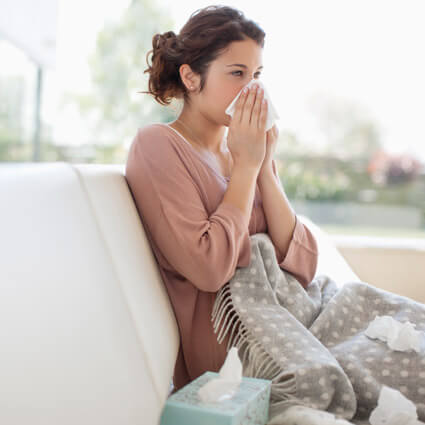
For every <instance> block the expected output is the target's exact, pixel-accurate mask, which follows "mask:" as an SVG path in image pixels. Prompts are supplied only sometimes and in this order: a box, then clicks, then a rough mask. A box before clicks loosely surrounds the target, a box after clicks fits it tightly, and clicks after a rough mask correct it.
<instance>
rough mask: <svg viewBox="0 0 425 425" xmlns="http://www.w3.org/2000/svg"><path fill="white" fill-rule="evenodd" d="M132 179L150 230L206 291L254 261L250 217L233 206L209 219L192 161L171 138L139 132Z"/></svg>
mask: <svg viewBox="0 0 425 425" xmlns="http://www.w3.org/2000/svg"><path fill="white" fill-rule="evenodd" d="M126 179H127V182H128V185H129V187H130V191H131V192H132V195H133V198H134V201H135V204H136V206H137V209H138V211H139V215H140V216H141V219H142V222H143V225H144V226H147V227H148V229H149V233H150V235H151V237H152V239H153V243H155V245H156V247H157V248H158V249H159V251H160V252H161V254H162V255H163V256H164V258H165V259H166V260H167V262H168V263H169V265H170V266H171V267H172V268H173V269H174V271H176V272H177V273H179V274H180V275H181V276H183V277H185V278H186V279H188V280H189V281H190V282H191V283H192V284H193V285H195V286H196V287H197V288H199V289H200V290H202V291H206V292H216V291H218V290H219V289H220V288H221V287H222V286H223V285H224V284H225V283H226V282H228V281H229V280H230V279H231V277H232V276H233V275H234V273H235V269H236V267H246V266H248V265H249V264H250V261H251V244H250V239H249V230H248V225H249V222H247V219H246V218H245V216H244V214H243V212H242V211H241V210H240V209H239V208H237V207H236V206H234V205H232V204H229V203H221V204H219V206H218V207H217V209H216V210H215V212H214V213H212V214H211V215H210V216H209V215H208V213H207V211H206V209H205V206H204V205H203V202H202V199H201V196H200V193H199V187H198V186H197V185H196V183H195V181H194V180H193V178H192V175H191V172H190V169H189V168H188V165H187V161H186V162H185V159H184V158H183V157H182V154H181V152H179V151H178V150H177V148H176V147H175V145H174V144H173V142H172V140H170V136H169V135H167V134H165V133H164V132H163V131H161V130H160V129H158V128H155V127H154V126H147V127H144V128H142V129H139V130H138V132H137V135H136V137H135V139H134V140H133V143H132V145H131V147H130V150H129V154H128V159H127V164H126Z"/></svg>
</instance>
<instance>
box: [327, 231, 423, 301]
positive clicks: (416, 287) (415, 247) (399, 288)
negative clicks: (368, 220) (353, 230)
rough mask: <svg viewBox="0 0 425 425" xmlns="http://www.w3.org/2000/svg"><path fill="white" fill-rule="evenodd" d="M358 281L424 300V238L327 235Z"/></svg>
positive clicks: (417, 299)
mask: <svg viewBox="0 0 425 425" xmlns="http://www.w3.org/2000/svg"><path fill="white" fill-rule="evenodd" d="M331 240H332V242H333V244H334V245H335V246H336V247H337V248H338V250H339V252H341V254H342V256H343V257H344V258H345V260H346V261H347V263H348V264H349V265H350V266H351V267H352V269H353V270H355V271H356V273H357V274H358V276H359V277H360V278H361V280H362V281H364V282H367V283H370V284H372V285H374V286H377V287H378V288H381V289H384V290H386V291H390V292H393V293H396V294H399V295H404V296H406V297H409V298H412V299H414V300H415V301H419V302H422V303H425V240H423V239H413V238H384V237H367V236H331Z"/></svg>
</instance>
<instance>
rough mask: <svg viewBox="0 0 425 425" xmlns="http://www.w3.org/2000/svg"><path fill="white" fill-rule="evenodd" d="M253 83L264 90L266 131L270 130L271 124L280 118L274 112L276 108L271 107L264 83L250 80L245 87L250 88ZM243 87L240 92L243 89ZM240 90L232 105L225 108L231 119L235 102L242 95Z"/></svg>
mask: <svg viewBox="0 0 425 425" xmlns="http://www.w3.org/2000/svg"><path fill="white" fill-rule="evenodd" d="M254 83H257V84H258V85H259V86H261V87H262V88H263V90H264V98H265V99H267V106H268V110H267V121H266V131H268V130H270V129H271V128H272V127H273V124H274V122H275V121H276V120H278V119H279V118H280V117H279V115H278V114H277V112H276V108H275V107H274V106H273V104H272V101H271V99H270V96H269V93H268V92H267V89H266V88H265V86H264V83H263V82H262V81H260V80H258V79H255V78H254V79H252V80H251V81H250V82H249V83H248V84H247V85H246V86H245V87H251V86H252V85H253V84H254ZM245 87H243V88H242V90H243V89H244V88H245ZM242 90H241V91H240V92H239V93H238V94H237V95H236V97H235V98H234V99H233V100H232V103H231V104H230V105H229V106H228V107H227V108H226V111H225V112H226V114H227V115H230V116H232V117H233V114H234V112H235V104H236V102H237V100H238V99H239V96H240V95H241V93H242Z"/></svg>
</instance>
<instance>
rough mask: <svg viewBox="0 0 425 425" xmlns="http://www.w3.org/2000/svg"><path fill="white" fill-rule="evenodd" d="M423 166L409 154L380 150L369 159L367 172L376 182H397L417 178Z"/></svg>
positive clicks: (383, 183) (382, 183) (381, 183)
mask: <svg viewBox="0 0 425 425" xmlns="http://www.w3.org/2000/svg"><path fill="white" fill-rule="evenodd" d="M423 167H424V164H423V163H421V162H420V161H418V160H417V159H416V158H414V157H412V156H411V155H409V154H389V153H387V152H385V151H378V152H377V153H375V154H374V155H373V156H372V158H371V160H370V161H369V164H368V167H367V173H368V174H369V176H370V177H371V179H372V180H373V182H374V183H376V184H380V185H386V184H397V183H405V182H408V181H411V180H413V179H415V178H416V177H417V176H418V175H419V174H420V173H421V171H422V169H423Z"/></svg>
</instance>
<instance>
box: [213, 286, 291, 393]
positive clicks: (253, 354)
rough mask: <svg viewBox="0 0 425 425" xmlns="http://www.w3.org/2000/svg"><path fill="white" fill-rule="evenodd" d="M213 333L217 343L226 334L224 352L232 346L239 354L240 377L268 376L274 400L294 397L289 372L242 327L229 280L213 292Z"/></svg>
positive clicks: (263, 377)
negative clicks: (243, 368) (240, 363)
mask: <svg viewBox="0 0 425 425" xmlns="http://www.w3.org/2000/svg"><path fill="white" fill-rule="evenodd" d="M211 320H212V321H213V327H214V333H215V334H217V333H218V335H217V341H218V342H219V343H220V344H221V343H222V341H223V340H224V338H225V337H226V335H227V334H229V333H230V337H229V342H228V344H227V347H226V351H229V350H230V348H231V347H233V346H234V347H236V348H237V349H238V352H239V353H241V355H242V359H241V362H242V364H243V365H244V367H245V370H244V376H250V377H254V378H261V379H269V380H271V381H272V387H271V392H272V394H273V398H274V399H279V400H280V401H291V400H294V398H295V397H296V380H295V376H294V374H292V373H287V372H285V371H284V370H282V368H281V366H280V365H279V364H278V363H276V361H275V360H274V359H273V357H271V356H270V354H269V353H268V352H267V351H266V350H264V348H263V346H262V344H261V342H259V341H257V340H256V338H255V337H254V336H253V335H252V334H251V332H250V330H249V328H247V327H246V326H245V324H244V323H243V322H242V320H241V318H240V317H239V315H238V314H237V311H236V309H235V307H234V305H233V302H232V296H231V291H230V285H229V283H228V284H226V285H225V286H223V287H222V288H221V289H220V291H219V292H218V294H217V297H216V300H215V303H214V307H213V311H212V314H211Z"/></svg>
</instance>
